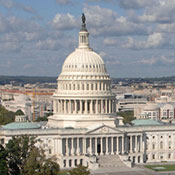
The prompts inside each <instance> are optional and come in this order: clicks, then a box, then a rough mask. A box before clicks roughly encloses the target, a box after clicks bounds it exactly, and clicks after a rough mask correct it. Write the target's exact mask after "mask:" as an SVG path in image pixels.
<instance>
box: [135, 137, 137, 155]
mask: <svg viewBox="0 0 175 175" xmlns="http://www.w3.org/2000/svg"><path fill="white" fill-rule="evenodd" d="M135 152H137V135H136V136H135Z"/></svg>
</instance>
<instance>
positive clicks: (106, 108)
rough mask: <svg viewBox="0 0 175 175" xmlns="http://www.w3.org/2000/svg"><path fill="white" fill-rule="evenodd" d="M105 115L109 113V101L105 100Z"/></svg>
mask: <svg viewBox="0 0 175 175" xmlns="http://www.w3.org/2000/svg"><path fill="white" fill-rule="evenodd" d="M105 113H106V114H107V113H108V100H105Z"/></svg>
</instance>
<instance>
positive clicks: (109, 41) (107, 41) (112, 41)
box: [103, 37, 117, 46]
mask: <svg viewBox="0 0 175 175" xmlns="http://www.w3.org/2000/svg"><path fill="white" fill-rule="evenodd" d="M103 43H104V44H105V45H106V46H115V45H116V44H117V41H116V39H113V38H109V37H108V38H105V39H104V41H103Z"/></svg>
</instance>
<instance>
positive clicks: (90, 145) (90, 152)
mask: <svg viewBox="0 0 175 175" xmlns="http://www.w3.org/2000/svg"><path fill="white" fill-rule="evenodd" d="M89 154H90V155H91V154H92V138H91V137H90V138H89Z"/></svg>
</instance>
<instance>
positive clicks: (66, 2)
mask: <svg viewBox="0 0 175 175" xmlns="http://www.w3.org/2000/svg"><path fill="white" fill-rule="evenodd" d="M56 2H57V3H58V4H59V5H71V4H73V2H72V1H71V0H56Z"/></svg>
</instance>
